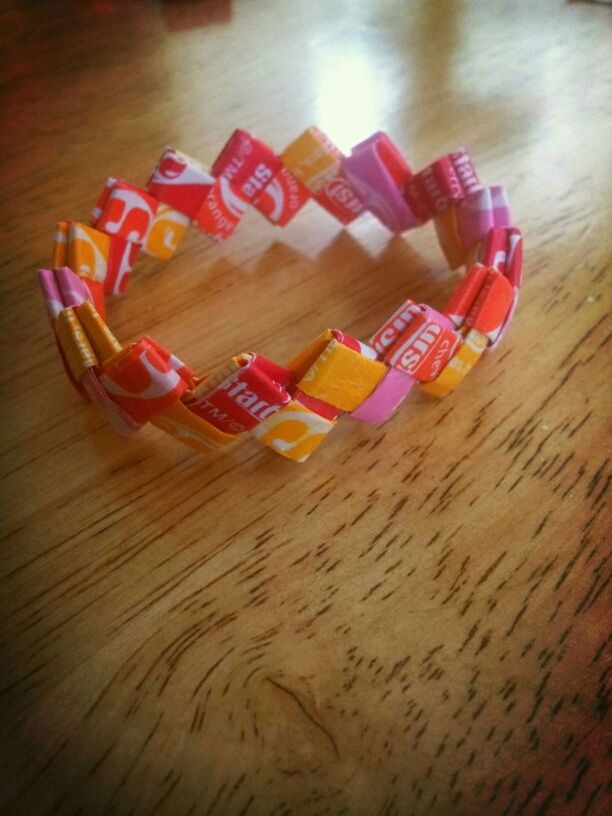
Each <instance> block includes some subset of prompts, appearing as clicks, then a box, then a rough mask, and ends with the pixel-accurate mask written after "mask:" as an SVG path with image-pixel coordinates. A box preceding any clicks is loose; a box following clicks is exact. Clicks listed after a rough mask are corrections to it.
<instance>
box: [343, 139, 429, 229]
mask: <svg viewBox="0 0 612 816" xmlns="http://www.w3.org/2000/svg"><path fill="white" fill-rule="evenodd" d="M387 164H389V167H388V166H387ZM342 172H343V173H344V175H345V176H346V177H347V179H348V181H349V183H350V184H351V186H352V187H353V189H354V190H355V191H356V192H357V194H358V196H359V198H360V199H361V200H362V201H363V203H364V205H365V207H366V208H367V209H368V210H369V211H370V212H371V213H373V214H374V215H375V216H376V217H377V218H378V220H379V221H380V222H381V223H382V224H384V225H385V226H386V227H387V228H388V229H389V230H391V232H396V233H399V232H403V231H404V230H407V229H410V228H411V227H416V226H418V224H419V223H420V221H419V219H418V218H417V217H416V216H415V215H414V213H413V211H412V210H411V209H410V207H409V206H408V204H407V202H406V201H405V199H404V197H403V196H402V194H401V192H400V187H403V185H404V184H405V182H406V181H407V179H408V178H409V177H410V168H409V167H408V165H407V164H406V162H404V160H403V158H402V157H401V155H400V153H399V151H398V150H397V149H396V148H395V145H393V143H392V142H391V140H390V139H389V138H388V136H386V134H384V133H377V134H375V136H372V137H370V138H369V139H366V140H365V141H364V142H361V143H360V144H358V145H355V147H354V148H353V149H352V151H351V155H350V156H348V157H347V158H345V159H344V160H343V162H342ZM398 176H399V180H398Z"/></svg>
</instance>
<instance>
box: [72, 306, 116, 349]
mask: <svg viewBox="0 0 612 816" xmlns="http://www.w3.org/2000/svg"><path fill="white" fill-rule="evenodd" d="M74 313H75V315H76V317H77V318H78V320H79V323H80V324H81V327H82V329H83V331H84V332H85V335H86V337H87V339H88V340H89V343H90V345H91V348H92V349H93V352H94V354H95V355H96V357H97V359H98V361H99V362H100V363H104V362H105V361H106V360H108V359H110V358H111V357H113V356H114V355H115V354H119V352H120V351H121V349H122V347H121V343H120V342H119V341H118V340H117V338H116V337H115V335H114V334H113V333H112V332H111V330H110V329H109V328H108V326H107V325H106V323H105V322H104V320H102V318H101V317H100V315H99V314H98V312H97V311H96V309H95V307H94V305H93V304H92V303H90V302H89V301H88V300H84V301H83V302H82V303H80V304H79V305H75V307H74Z"/></svg>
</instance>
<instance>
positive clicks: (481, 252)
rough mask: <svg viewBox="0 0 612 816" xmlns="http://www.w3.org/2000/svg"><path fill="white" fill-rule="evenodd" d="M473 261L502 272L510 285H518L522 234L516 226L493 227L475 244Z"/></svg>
mask: <svg viewBox="0 0 612 816" xmlns="http://www.w3.org/2000/svg"><path fill="white" fill-rule="evenodd" d="M475 250H476V252H475V257H474V261H473V263H476V262H477V261H479V262H480V263H482V264H484V266H489V267H492V268H494V269H497V270H498V271H499V272H503V273H504V275H505V276H506V277H507V278H508V280H509V281H510V283H511V284H512V286H514V287H515V288H516V287H519V286H520V285H521V283H522V278H523V236H522V235H521V231H520V229H518V227H493V228H492V229H490V230H489V232H488V233H487V235H486V237H485V239H484V240H483V241H481V242H480V243H479V244H476V245H475Z"/></svg>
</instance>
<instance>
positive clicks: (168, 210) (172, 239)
mask: <svg viewBox="0 0 612 816" xmlns="http://www.w3.org/2000/svg"><path fill="white" fill-rule="evenodd" d="M190 223H191V220H190V218H189V217H188V216H186V215H183V213H181V212H179V211H178V210H175V209H174V207H171V206H170V205H169V204H161V203H160V204H159V205H158V207H157V211H156V212H155V216H154V218H153V222H152V224H151V228H150V230H149V232H148V234H147V238H146V242H145V244H144V246H143V248H142V249H143V252H145V253H146V254H147V255H153V256H154V257H155V258H160V259H161V260H162V261H169V260H170V259H171V258H172V256H173V255H174V253H175V252H176V250H177V249H178V246H179V244H180V243H181V241H182V240H183V238H184V237H185V234H186V232H187V227H188V226H189V225H190Z"/></svg>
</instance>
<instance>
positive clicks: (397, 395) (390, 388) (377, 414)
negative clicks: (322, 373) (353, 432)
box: [351, 368, 416, 424]
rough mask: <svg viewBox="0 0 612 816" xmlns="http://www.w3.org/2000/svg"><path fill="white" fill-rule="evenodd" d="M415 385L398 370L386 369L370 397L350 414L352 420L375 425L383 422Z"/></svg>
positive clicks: (414, 381)
mask: <svg viewBox="0 0 612 816" xmlns="http://www.w3.org/2000/svg"><path fill="white" fill-rule="evenodd" d="M415 383H416V380H415V378H414V377H411V376H410V375H408V374H404V372H403V371H400V370H399V369H398V368H388V369H387V372H386V374H385V376H384V377H383V378H382V380H381V381H380V382H379V383H378V385H377V386H376V388H375V389H374V391H372V393H371V394H370V396H369V397H368V398H367V399H366V400H365V401H364V402H362V403H361V405H360V406H359V407H358V408H356V409H355V410H354V411H353V412H352V413H351V417H352V418H353V419H358V420H360V421H361V422H371V423H374V424H377V423H379V422H385V421H386V420H387V419H389V417H390V416H391V415H392V414H393V413H394V411H396V409H397V408H398V407H399V406H400V405H401V403H402V402H403V400H404V399H405V398H406V397H407V396H408V394H409V393H410V391H411V389H412V387H413V385H414V384H415Z"/></svg>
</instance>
